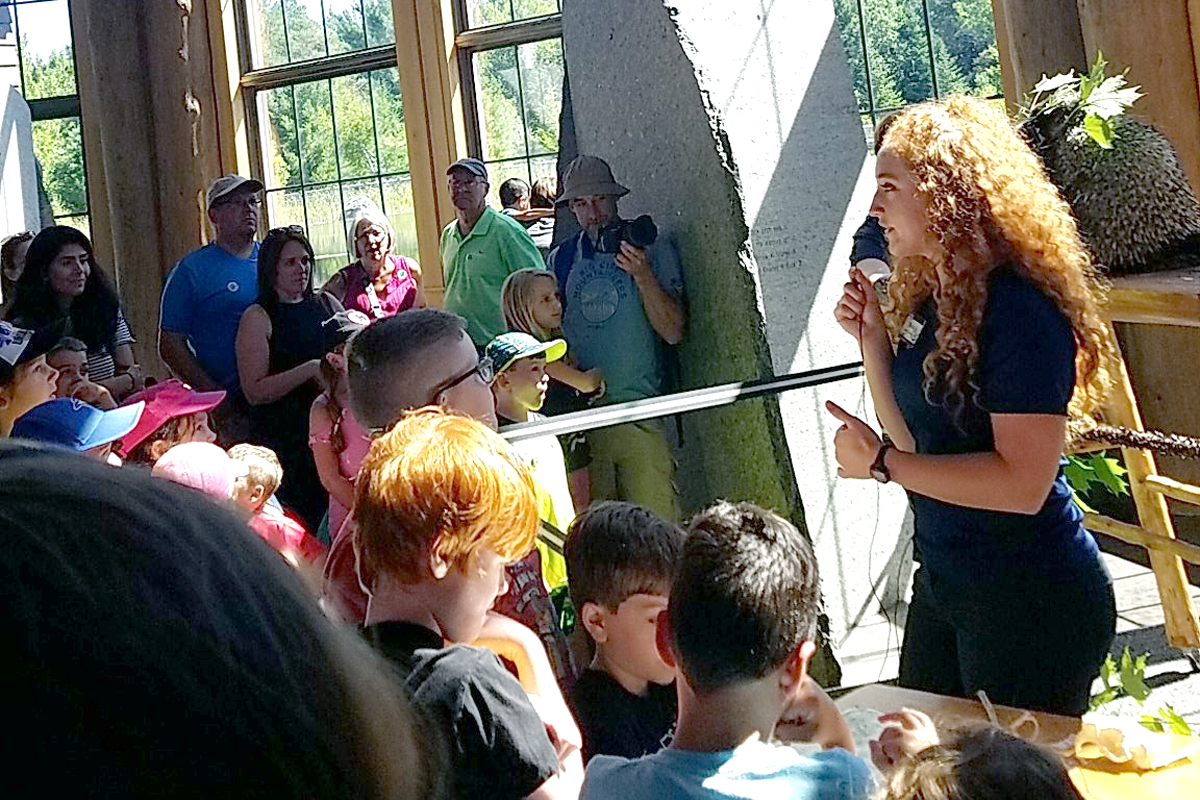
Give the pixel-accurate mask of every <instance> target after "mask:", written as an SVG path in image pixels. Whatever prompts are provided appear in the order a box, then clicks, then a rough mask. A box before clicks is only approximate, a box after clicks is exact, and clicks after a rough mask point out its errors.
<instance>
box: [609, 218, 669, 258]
mask: <svg viewBox="0 0 1200 800" xmlns="http://www.w3.org/2000/svg"><path fill="white" fill-rule="evenodd" d="M657 238H658V226H657V225H655V224H654V220H652V219H650V217H649V215H647V214H642V215H641V216H640V217H638V218H637V219H618V220H616V221H614V222H610V223H609V224H607V225H605V226H604V227H603V228H601V229H600V235H599V236H598V237H596V250H597V252H600V253H619V252H621V242H629V243H630V244H631V245H633V246H634V247H649V246H650V245H652V244H654V241H655V240H656V239H657Z"/></svg>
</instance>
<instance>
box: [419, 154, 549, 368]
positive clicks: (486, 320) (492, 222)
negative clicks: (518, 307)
mask: <svg viewBox="0 0 1200 800" xmlns="http://www.w3.org/2000/svg"><path fill="white" fill-rule="evenodd" d="M446 178H447V186H448V188H449V190H450V200H451V202H453V203H454V208H455V211H456V219H455V220H454V221H453V222H451V223H450V224H449V225H447V226H446V227H445V228H444V229H443V230H442V239H441V243H440V246H439V250H440V252H441V256H442V274H443V276H444V278H445V281H446V294H445V301H444V303H443V305H444V307H445V308H446V310H447V311H452V312H454V313H455V314H458V315H459V316H461V317H462V318H464V319H465V320H466V321H467V334H468V335H469V336H470V337H471V341H472V342H474V343H475V346H476V347H477V348H480V349H482V348H483V346H484V345H486V344H487V343H488V342H489V341H491V340H492V338H493V337H495V336H496V335H497V334H500V333H503V332H504V330H505V325H504V313H503V312H502V311H501V310H500V289H501V288H502V287H503V285H504V279H505V278H507V277H508V276H509V275H511V274H512V273H514V272H516V271H517V270H519V269H525V268H534V269H544V268H545V262H543V261H542V255H541V253H540V252H538V249H537V245H535V244H534V243H533V239H531V238H530V237H529V233H528V232H527V231H526V230H525V227H524V226H523V225H521V223H519V222H517V221H516V220H515V219H513V218H512V217H509V216H505V215H504V214H501V213H500V212H499V211H496V210H495V209H494V208H492V207H491V206H489V205H488V204H487V193H488V172H487V167H485V166H484V165H483V162H482V161H480V160H479V159H477V158H460V159H459V160H458V161H455V162H454V163H453V164H451V165H450V168H449V169H447V170H446Z"/></svg>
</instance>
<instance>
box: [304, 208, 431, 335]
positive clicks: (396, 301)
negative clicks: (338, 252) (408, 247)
mask: <svg viewBox="0 0 1200 800" xmlns="http://www.w3.org/2000/svg"><path fill="white" fill-rule="evenodd" d="M349 239H350V241H349V244H350V249H351V251H352V252H353V253H354V254H355V255H356V256H358V260H357V261H355V262H354V263H353V264H350V265H349V266H347V267H343V268H342V269H341V270H339V271H338V273H337V274H336V275H334V276H333V277H332V278H330V279H329V280H328V281H327V282H326V284H325V285H324V286H322V287H321V291H322V292H326V293H328V294H331V295H333V296H334V297H335V298H337V300H338V301H339V302H340V303H341V304H342V307H343V308H345V309H347V310H349V309H357V310H359V311H361V312H363V313H364V314H366V315H367V316H368V317H370V318H371V319H382V318H383V317H390V316H393V315H395V314H399V313H400V312H401V311H407V310H408V309H410V308H424V307H425V293H424V291H422V289H421V266H420V265H419V264H417V262H416V261H414V260H413V259H411V258H408V257H407V256H400V255H395V254H393V253H392V245H393V243H394V242H395V239H396V237H395V235H394V233H393V232H392V224H391V223H390V222H388V219H387V217H385V216H384V215H383V213H382V212H381V211H379V210H378V209H375V208H365V209H363V210H362V211H359V212H358V214H357V215H356V216H355V217H354V223H353V224H352V225H351V226H350V231H349Z"/></svg>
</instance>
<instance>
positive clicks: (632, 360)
mask: <svg viewBox="0 0 1200 800" xmlns="http://www.w3.org/2000/svg"><path fill="white" fill-rule="evenodd" d="M628 193H629V190H628V189H627V188H625V187H624V186H622V185H621V184H619V183H617V181H616V180H615V179H614V178H613V174H612V169H611V168H610V167H609V166H608V164H607V163H605V162H604V161H603V160H602V159H599V158H597V157H596V156H587V155H583V156H579V157H577V158H576V159H575V160H574V161H572V162H571V163H570V164H569V165H567V169H566V171H565V172H564V173H563V192H562V195H560V196H559V198H558V200H557V202H558V204H559V205H566V206H567V207H569V208H570V209H571V213H572V214H574V215H575V219H576V220H578V222H579V226H580V227H581V228H582V229H583V230H582V231H580V233H578V234H577V235H575V236H573V237H571V238H570V239H568V240H566V241H565V242H563V243H562V244H561V245H560V246H558V247H557V248H555V249H554V250H552V251H551V253H550V256H549V257H548V259H547V263H548V265H549V267H550V269H551V271H552V272H554V275H555V277H556V278H557V279H558V285H559V291H560V292H561V294H562V304H563V315H562V327H563V333H564V334H566V337H567V342H569V343H570V346H571V352H572V354H573V355H574V357H575V361H576V366H577V367H578V368H579V369H581V370H589V369H593V368H596V367H599V368H600V369H602V370H604V380H605V383H606V385H607V387H608V389H607V391H606V392H605V395H604V402H606V403H623V402H627V401H630V400H642V399H645V398H647V397H653V396H655V395H658V394H660V393H661V392H662V391H663V372H664V370H663V350H664V347H663V346H664V345H674V344H678V343H679V342H680V341H681V340H682V339H683V333H684V326H685V323H686V316H685V312H684V306H683V299H682V298H683V278H682V275H681V273H680V268H679V257H678V255H677V254H676V253H675V249H674V247H672V246H671V243H670V242H669V241H664V240H658V241H653V237H651V240H652V241H653V243H652V244H650V245H649V246H646V247H638V246H636V245H634V244H633V243H631V242H630V241H629V240H628V238H626V237H624V236H622V237H619V238H620V239H622V240H621V241H620V242H619V244H618V246H616V247H613V246H612V242H604V241H603V240H602V237H601V236H600V232H601V231H602V230H604V229H605V228H606V227H607V226H609V225H610V224H612V223H614V222H617V221H619V220H620V217H619V216H618V214H617V200H618V199H619V198H621V197H622V196H624V195H626V194H628ZM605 238H608V237H605ZM605 250H607V251H609V252H604V251H605ZM587 439H588V444H589V445H590V446H591V455H592V462H591V464H590V477H591V484H592V497H593V498H595V499H609V500H629V501H632V502H635V503H640V504H641V505H644V506H648V507H649V508H651V509H653V510H654V511H656V512H658V513H659V514H660V515H661V516H663V517H664V518H666V519H669V520H676V519H678V518H679V497H678V493H677V492H676V490H675V483H674V479H675V461H674V455H673V453H672V451H671V446H670V443H669V442H668V441H667V438H666V435H665V432H664V428H663V426H662V424H661V422H660V421H650V422H644V423H643V422H637V423H630V424H627V425H617V426H613V427H609V428H602V429H599V430H595V431H589V432H588V434H587Z"/></svg>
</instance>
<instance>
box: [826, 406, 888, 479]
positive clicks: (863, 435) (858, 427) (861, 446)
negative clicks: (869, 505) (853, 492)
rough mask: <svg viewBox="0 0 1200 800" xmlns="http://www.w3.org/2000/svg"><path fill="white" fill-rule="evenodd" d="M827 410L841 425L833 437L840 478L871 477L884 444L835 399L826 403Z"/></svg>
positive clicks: (867, 426)
mask: <svg viewBox="0 0 1200 800" xmlns="http://www.w3.org/2000/svg"><path fill="white" fill-rule="evenodd" d="M825 410H826V411H828V412H829V413H830V414H832V415H833V416H834V417H836V418H837V420H838V421H839V422H841V423H842V425H841V427H839V428H838V429H837V432H836V433H834V434H833V450H834V457H835V458H837V463H838V471H837V474H838V477H839V478H869V477H871V464H872V463H873V462H874V461H875V456H877V455H878V454H879V447H880V445H881V444H883V441H882V440H881V439H880V438H879V434H877V433H875V430H874V429H873V428H872V427H871V426H870V425H868V424H867V423H865V422H863V421H862V420H861V419H859V418H858V417H856V416H854V415H853V414H851V413H850V412H849V411H847V410H846V409H844V408H842V407H841V406H839V405H838V404H837V403H835V402H833V401H832V400H826V401H825Z"/></svg>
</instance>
